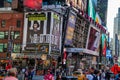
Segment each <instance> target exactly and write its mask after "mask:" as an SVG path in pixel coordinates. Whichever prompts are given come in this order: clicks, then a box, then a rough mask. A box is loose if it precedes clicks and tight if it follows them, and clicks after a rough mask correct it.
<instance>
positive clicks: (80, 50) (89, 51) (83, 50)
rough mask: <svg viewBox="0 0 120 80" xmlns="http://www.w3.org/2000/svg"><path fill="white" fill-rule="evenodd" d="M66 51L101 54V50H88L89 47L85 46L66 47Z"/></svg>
mask: <svg viewBox="0 0 120 80" xmlns="http://www.w3.org/2000/svg"><path fill="white" fill-rule="evenodd" d="M66 52H69V53H80V52H83V53H86V54H90V55H94V56H99V52H97V51H92V50H88V49H84V48H66Z"/></svg>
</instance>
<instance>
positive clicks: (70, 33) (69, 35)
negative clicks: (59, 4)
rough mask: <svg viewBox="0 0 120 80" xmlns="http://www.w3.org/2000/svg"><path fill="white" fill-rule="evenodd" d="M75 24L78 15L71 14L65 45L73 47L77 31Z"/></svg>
mask: <svg viewBox="0 0 120 80" xmlns="http://www.w3.org/2000/svg"><path fill="white" fill-rule="evenodd" d="M75 22H76V15H75V14H73V13H72V12H70V13H69V17H68V22H67V29H66V35H65V45H72V39H73V34H74V30H75Z"/></svg>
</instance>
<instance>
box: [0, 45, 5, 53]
mask: <svg viewBox="0 0 120 80" xmlns="http://www.w3.org/2000/svg"><path fill="white" fill-rule="evenodd" d="M3 48H4V45H3V43H0V52H3Z"/></svg>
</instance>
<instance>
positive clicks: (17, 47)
mask: <svg viewBox="0 0 120 80" xmlns="http://www.w3.org/2000/svg"><path fill="white" fill-rule="evenodd" d="M13 52H20V44H14V48H13Z"/></svg>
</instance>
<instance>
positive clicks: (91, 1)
mask: <svg viewBox="0 0 120 80" xmlns="http://www.w3.org/2000/svg"><path fill="white" fill-rule="evenodd" d="M96 2H97V1H96V0H88V15H89V16H90V17H91V18H92V19H93V20H95V16H96V9H95V8H96V6H97V4H96Z"/></svg>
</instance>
